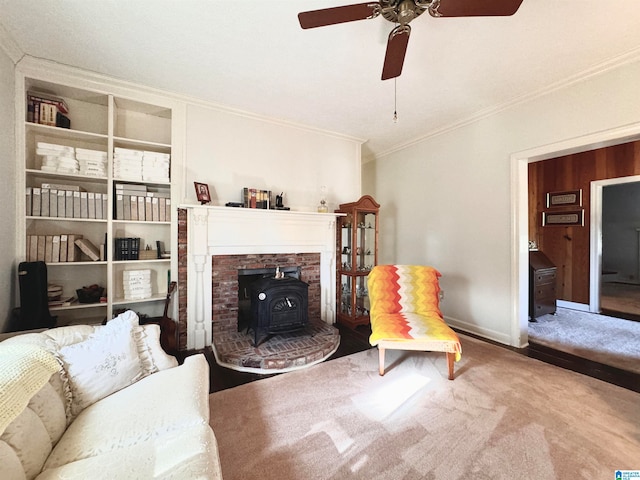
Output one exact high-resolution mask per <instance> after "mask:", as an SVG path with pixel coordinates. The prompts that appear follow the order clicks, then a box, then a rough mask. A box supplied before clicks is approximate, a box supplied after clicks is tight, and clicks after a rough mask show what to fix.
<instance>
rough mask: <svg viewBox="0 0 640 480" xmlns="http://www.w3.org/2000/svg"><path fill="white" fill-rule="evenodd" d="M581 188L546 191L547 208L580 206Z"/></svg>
mask: <svg viewBox="0 0 640 480" xmlns="http://www.w3.org/2000/svg"><path fill="white" fill-rule="evenodd" d="M581 206H582V189H581V188H580V189H578V190H567V191H564V192H549V193H547V208H555V207H581Z"/></svg>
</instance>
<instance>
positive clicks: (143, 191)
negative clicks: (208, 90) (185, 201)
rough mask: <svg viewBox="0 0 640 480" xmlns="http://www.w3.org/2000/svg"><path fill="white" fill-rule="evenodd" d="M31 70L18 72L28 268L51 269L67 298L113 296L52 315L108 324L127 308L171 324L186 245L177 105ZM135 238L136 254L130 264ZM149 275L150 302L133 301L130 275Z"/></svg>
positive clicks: (22, 227)
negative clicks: (182, 243)
mask: <svg viewBox="0 0 640 480" xmlns="http://www.w3.org/2000/svg"><path fill="white" fill-rule="evenodd" d="M27 70H28V71H22V70H20V69H19V71H18V84H17V88H16V92H17V96H18V101H17V102H16V111H17V118H18V121H17V122H16V124H17V132H18V135H17V137H18V138H17V149H16V154H17V156H18V159H19V164H20V161H21V164H22V167H23V171H24V176H23V178H22V179H21V181H23V182H24V183H23V185H19V186H20V187H24V192H25V195H24V196H23V200H22V201H21V202H19V203H20V204H19V206H18V208H19V212H18V214H19V215H18V223H19V225H18V229H17V230H18V243H19V245H20V247H19V252H18V253H19V255H18V256H19V258H20V261H35V260H43V261H45V262H46V264H47V274H48V282H49V283H50V284H55V285H60V286H62V290H63V293H62V298H64V299H68V298H70V297H73V296H74V294H75V292H76V290H77V289H81V288H82V287H85V286H89V285H95V284H97V285H99V286H101V287H104V288H105V290H106V292H105V295H104V297H103V300H102V301H101V302H98V303H90V304H83V303H79V302H77V301H75V302H71V303H70V304H69V302H62V303H63V304H62V305H58V306H52V307H51V308H50V310H51V313H52V315H56V316H57V317H58V325H65V324H74V323H100V322H102V321H104V320H105V319H109V318H112V317H113V316H114V315H115V314H117V313H118V311H120V310H121V309H125V308H131V309H133V310H135V311H137V312H139V313H143V314H147V315H150V316H159V315H162V312H163V307H164V301H165V298H166V296H167V288H168V284H169V282H170V277H171V264H172V258H171V252H172V251H173V250H175V249H174V248H173V244H174V242H173V239H174V238H176V236H177V235H176V233H175V229H174V225H175V223H176V221H177V216H176V215H175V213H174V212H173V210H174V209H173V208H172V206H171V205H172V202H171V200H172V195H173V194H174V192H173V187H172V185H173V184H172V178H171V171H172V164H173V162H174V159H173V158H172V153H173V152H172V145H171V143H172V117H173V115H172V107H171V105H167V104H166V103H165V102H163V99H162V98H158V99H156V98H152V97H150V96H149V95H148V94H146V93H145V94H141V95H140V98H144V101H140V100H138V99H136V98H132V97H135V96H136V95H135V93H131V91H130V89H127V91H126V95H123V94H122V92H121V89H119V88H114V89H113V91H111V90H110V88H109V85H108V84H101V83H100V84H98V83H95V82H87V81H86V79H82V78H76V77H73V76H69V78H66V77H65V76H64V75H62V76H61V75H60V74H53V75H48V72H47V71H46V70H45V69H42V71H40V70H39V69H36V70H32V69H27ZM52 76H53V77H55V81H54V80H52V78H51V77H52ZM150 98H151V101H149V100H150ZM34 99H35V103H34ZM155 100H158V102H157V103H156V102H155ZM40 102H41V103H40ZM174 205H175V202H174ZM134 207H135V209H134ZM123 239H125V240H126V239H129V240H128V243H123ZM131 239H136V241H135V246H136V255H135V256H133V255H132V254H131V253H130V252H129V254H128V255H127V256H125V257H123V250H122V248H123V245H127V246H130V245H132V243H131ZM159 247H160V248H161V250H162V251H161V252H158V248H159ZM174 264H175V263H174ZM141 270H144V271H149V273H150V285H151V288H150V293H149V289H145V290H144V294H143V295H138V296H136V298H135V300H131V299H130V298H131V296H129V299H126V298H125V286H127V285H128V284H126V281H127V280H126V279H127V278H129V277H130V274H129V273H126V272H130V271H141ZM176 273H177V272H176ZM140 296H143V297H144V298H138V297H140Z"/></svg>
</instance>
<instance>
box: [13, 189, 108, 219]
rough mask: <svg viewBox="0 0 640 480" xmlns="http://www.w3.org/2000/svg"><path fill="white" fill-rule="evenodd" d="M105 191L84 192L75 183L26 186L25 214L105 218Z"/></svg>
mask: <svg viewBox="0 0 640 480" xmlns="http://www.w3.org/2000/svg"><path fill="white" fill-rule="evenodd" d="M107 200H108V196H107V194H106V193H98V192H86V191H84V189H82V188H81V187H78V186H75V185H62V184H55V183H42V184H41V185H40V187H27V188H26V212H25V213H26V215H27V216H34V217H58V218H95V219H98V220H100V219H102V220H104V219H106V218H107Z"/></svg>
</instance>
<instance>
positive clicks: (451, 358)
mask: <svg viewBox="0 0 640 480" xmlns="http://www.w3.org/2000/svg"><path fill="white" fill-rule="evenodd" d="M446 353H447V368H448V369H449V380H453V364H454V362H455V360H456V354H455V353H451V352H446ZM441 358H442V357H441Z"/></svg>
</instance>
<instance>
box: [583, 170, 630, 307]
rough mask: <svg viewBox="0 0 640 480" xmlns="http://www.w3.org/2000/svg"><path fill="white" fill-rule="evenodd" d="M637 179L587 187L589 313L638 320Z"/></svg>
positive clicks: (598, 182)
mask: <svg viewBox="0 0 640 480" xmlns="http://www.w3.org/2000/svg"><path fill="white" fill-rule="evenodd" d="M639 204H640V175H636V176H630V177H622V178H612V179H608V180H600V181H595V182H592V183H591V208H592V218H593V222H592V225H591V232H590V235H591V238H592V248H591V259H590V264H591V268H590V275H591V277H590V280H591V281H590V289H591V296H590V302H589V303H590V305H589V306H590V311H592V312H599V313H602V314H605V315H608V316H611V317H617V318H626V319H630V320H640V209H638V207H637V205H639Z"/></svg>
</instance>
